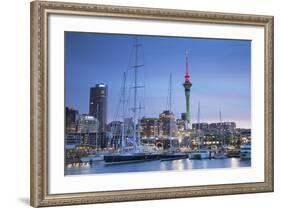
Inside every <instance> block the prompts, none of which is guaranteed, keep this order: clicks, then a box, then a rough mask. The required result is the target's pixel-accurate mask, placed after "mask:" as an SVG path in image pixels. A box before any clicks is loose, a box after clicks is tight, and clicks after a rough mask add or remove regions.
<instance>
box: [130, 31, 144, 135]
mask: <svg viewBox="0 0 281 208" xmlns="http://www.w3.org/2000/svg"><path fill="white" fill-rule="evenodd" d="M141 46H142V44H139V43H138V37H137V36H136V37H135V63H134V65H133V66H132V68H133V69H134V86H133V89H134V103H133V105H134V106H133V108H132V111H133V119H134V131H133V136H134V139H136V136H137V135H136V131H137V128H136V127H137V110H138V109H140V107H138V106H137V95H138V88H141V87H144V86H140V85H138V69H139V68H140V67H142V66H143V65H141V64H139V60H138V53H139V47H141Z"/></svg>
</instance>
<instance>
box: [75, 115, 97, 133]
mask: <svg viewBox="0 0 281 208" xmlns="http://www.w3.org/2000/svg"><path fill="white" fill-rule="evenodd" d="M98 129H99V122H98V120H97V119H96V118H95V117H94V116H89V115H87V114H82V115H80V117H79V120H78V127H77V132H78V133H97V132H98Z"/></svg>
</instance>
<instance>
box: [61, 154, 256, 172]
mask: <svg viewBox="0 0 281 208" xmlns="http://www.w3.org/2000/svg"><path fill="white" fill-rule="evenodd" d="M250 166H251V160H240V159H239V158H227V159H205V160H189V159H182V160H172V161H159V160H157V161H150V162H142V163H128V164H119V165H105V164H104V162H103V161H98V162H94V163H93V164H91V165H89V164H87V165H77V164H76V165H68V166H67V167H65V174H66V175H78V174H92V173H122V172H123V173H124V172H144V171H167V170H176V171H183V170H190V169H209V168H239V167H250Z"/></svg>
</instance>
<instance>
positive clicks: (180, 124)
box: [176, 119, 185, 136]
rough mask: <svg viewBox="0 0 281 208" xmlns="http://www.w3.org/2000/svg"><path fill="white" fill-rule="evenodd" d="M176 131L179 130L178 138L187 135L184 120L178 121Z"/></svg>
mask: <svg viewBox="0 0 281 208" xmlns="http://www.w3.org/2000/svg"><path fill="white" fill-rule="evenodd" d="M176 129H177V133H176V136H184V135H185V120H184V119H177V120H176Z"/></svg>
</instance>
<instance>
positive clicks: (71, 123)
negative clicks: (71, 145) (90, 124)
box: [65, 107, 79, 133]
mask: <svg viewBox="0 0 281 208" xmlns="http://www.w3.org/2000/svg"><path fill="white" fill-rule="evenodd" d="M78 118H79V113H78V111H77V110H75V109H73V108H69V107H66V108H65V131H66V132H68V133H73V132H76V131H77V121H78Z"/></svg>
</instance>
